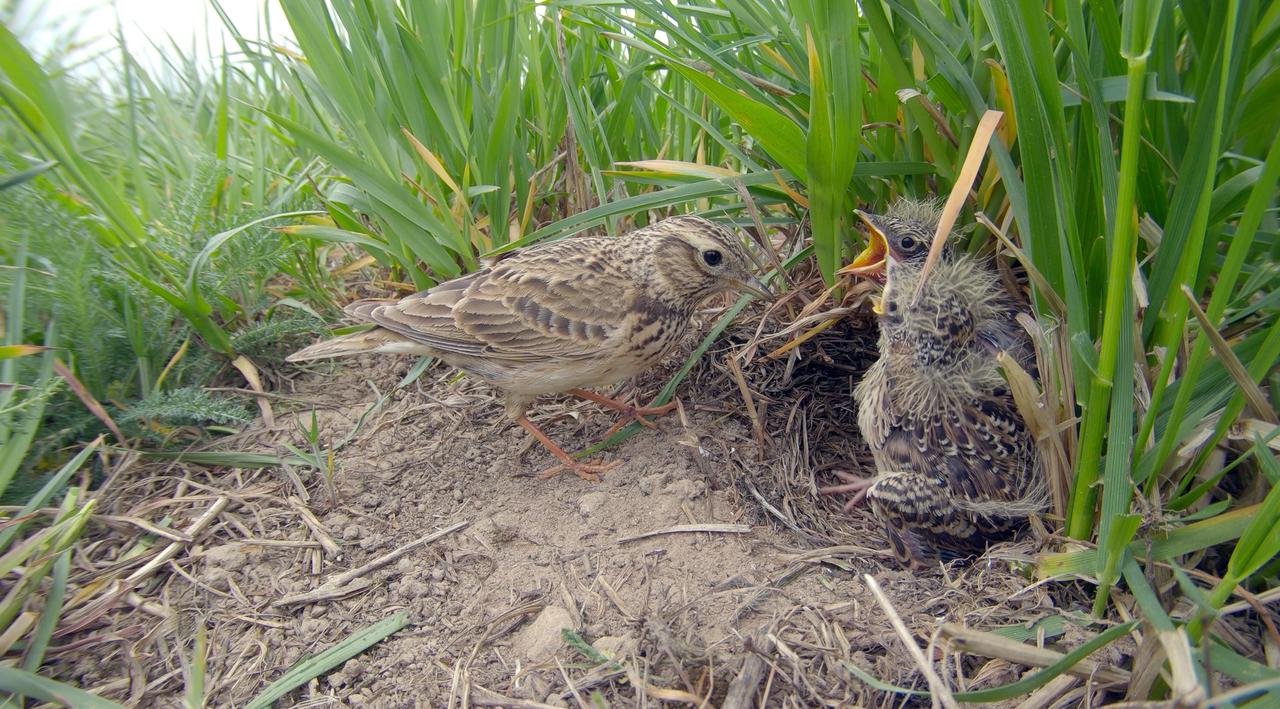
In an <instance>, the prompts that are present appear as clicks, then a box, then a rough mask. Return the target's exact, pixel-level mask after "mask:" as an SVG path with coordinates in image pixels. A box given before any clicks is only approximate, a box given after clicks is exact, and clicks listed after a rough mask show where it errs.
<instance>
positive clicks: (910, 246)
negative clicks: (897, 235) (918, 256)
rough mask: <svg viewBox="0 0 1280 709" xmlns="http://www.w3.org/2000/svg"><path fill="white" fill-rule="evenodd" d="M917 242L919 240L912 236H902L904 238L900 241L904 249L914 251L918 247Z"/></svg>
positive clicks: (899, 243)
mask: <svg viewBox="0 0 1280 709" xmlns="http://www.w3.org/2000/svg"><path fill="white" fill-rule="evenodd" d="M917 243H918V242H917V241H916V240H915V239H913V238H911V237H910V236H904V237H902V240H901V241H899V242H898V245H899V246H900V247H902V250H903V251H912V250H914V249H915V248H916V244H917Z"/></svg>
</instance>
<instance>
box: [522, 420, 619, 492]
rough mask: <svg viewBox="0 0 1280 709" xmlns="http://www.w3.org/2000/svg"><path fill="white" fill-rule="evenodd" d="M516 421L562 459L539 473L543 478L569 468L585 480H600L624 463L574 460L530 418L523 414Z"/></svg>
mask: <svg viewBox="0 0 1280 709" xmlns="http://www.w3.org/2000/svg"><path fill="white" fill-rule="evenodd" d="M516 423H518V424H520V425H521V426H522V427H524V429H525V430H526V431H528V432H529V433H530V434H531V435H532V436H533V437H534V438H535V439H536V440H537V441H538V442H539V443H541V444H542V447H543V448H546V449H547V451H548V452H550V453H551V455H553V456H555V458H556V460H558V461H560V464H559V465H554V466H552V467H550V468H547V469H546V470H544V471H542V472H541V473H538V478H540V479H542V480H546V479H548V478H554V477H555V476H557V475H559V474H560V473H561V472H562V471H565V470H569V471H571V472H573V474H574V475H577V476H578V477H580V478H582V479H583V480H589V481H591V482H599V481H600V475H601V474H602V473H606V472H608V471H610V470H613V469H614V468H616V467H618V466H619V465H621V464H622V461H620V460H615V461H613V462H611V463H596V462H591V461H581V460H574V459H573V457H572V456H570V455H569V454H568V453H565V452H564V449H563V448H561V447H560V446H558V445H556V444H555V442H554V441H552V440H551V439H550V438H547V434H545V433H543V432H542V429H540V428H538V427H537V425H536V424H534V423H533V422H532V421H530V420H529V419H528V418H526V417H524V416H521V417H520V418H518V419H516Z"/></svg>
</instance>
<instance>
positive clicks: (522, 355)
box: [370, 239, 637, 362]
mask: <svg viewBox="0 0 1280 709" xmlns="http://www.w3.org/2000/svg"><path fill="white" fill-rule="evenodd" d="M576 241H577V242H586V241H588V240H587V239H579V240H576ZM590 241H592V242H596V241H602V240H599V239H592V240H590ZM598 246H599V245H597V244H594V243H592V244H587V243H574V241H573V240H570V241H565V242H557V243H555V244H548V245H547V246H546V247H541V248H538V249H536V250H530V251H527V252H524V253H518V254H514V255H512V256H510V257H507V258H504V259H502V260H500V261H498V262H497V263H496V264H494V265H493V266H492V267H490V268H486V269H483V270H481V271H477V272H476V273H473V274H471V275H469V276H464V277H462V278H459V279H455V280H453V281H449V282H446V283H442V284H440V285H438V286H436V287H435V288H432V289H430V290H427V291H423V292H421V293H417V294H414V295H411V296H409V297H407V298H404V299H403V300H400V301H397V302H395V303H393V304H389V305H381V306H379V307H376V308H374V309H373V310H372V311H371V312H370V318H371V319H372V320H373V321H374V322H376V323H378V324H379V325H381V326H382V327H385V328H387V329H389V330H393V331H395V332H397V333H399V334H401V335H403V336H404V337H406V338H409V339H411V340H415V341H418V342H422V343H424V344H427V345H429V346H431V347H434V348H437V349H439V350H442V351H445V352H454V353H458V354H463V355H469V356H475V357H485V358H490V359H501V360H507V361H513V362H518V361H529V360H534V359H545V358H553V359H566V360H572V359H581V358H585V357H591V356H595V355H598V353H599V351H600V348H601V347H604V346H606V345H607V344H608V343H609V342H610V341H611V340H613V338H615V337H616V336H617V334H618V330H619V328H620V327H622V325H623V323H624V320H625V319H626V316H627V314H628V312H629V310H630V307H631V304H632V303H633V302H635V301H636V295H637V294H636V290H637V286H636V284H635V281H634V280H632V279H631V278H630V277H629V276H628V275H627V274H626V273H625V272H624V271H622V270H621V269H620V268H618V267H617V266H616V265H614V264H611V263H610V262H609V261H608V260H607V259H605V258H602V254H601V252H602V251H604V249H602V248H592V247H598Z"/></svg>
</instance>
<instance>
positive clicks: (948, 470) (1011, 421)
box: [871, 387, 1035, 516]
mask: <svg viewBox="0 0 1280 709" xmlns="http://www.w3.org/2000/svg"><path fill="white" fill-rule="evenodd" d="M887 419H888V420H887V425H886V426H885V434H884V438H883V443H882V445H881V448H880V450H879V456H880V457H881V459H882V460H881V466H882V467H883V468H884V469H885V470H914V471H919V472H922V473H927V474H931V475H935V476H937V478H938V479H939V480H942V481H944V483H945V485H946V488H947V489H948V490H949V491H950V494H951V495H953V496H954V497H955V498H956V499H957V501H959V502H961V506H962V507H970V508H973V507H976V506H979V505H980V504H981V503H985V502H1001V501H1003V502H1016V501H1021V500H1023V499H1024V497H1025V495H1026V490H1027V483H1028V480H1029V478H1030V476H1032V475H1034V474H1035V473H1034V470H1033V469H1032V468H1033V461H1034V455H1035V453H1034V448H1033V443H1032V441H1031V437H1030V435H1029V434H1028V433H1027V431H1026V427H1025V426H1024V425H1023V422H1022V418H1021V416H1020V415H1019V414H1018V411H1017V409H1016V407H1015V405H1014V403H1013V397H1012V396H1011V395H1010V393H1009V391H1008V389H1006V388H1004V387H997V388H996V389H995V390H994V391H992V392H991V393H990V394H989V395H984V396H981V397H979V398H977V399H975V400H972V401H971V402H969V404H968V405H966V406H963V407H957V408H954V409H952V410H949V411H946V410H936V411H928V412H923V413H920V414H907V413H901V412H899V413H897V414H896V415H890V416H888V417H887ZM871 444H872V446H873V447H874V446H875V442H874V441H871ZM966 502H967V503H971V504H965V503H966ZM994 513H995V516H999V514H998V513H999V510H998V509H996V510H994Z"/></svg>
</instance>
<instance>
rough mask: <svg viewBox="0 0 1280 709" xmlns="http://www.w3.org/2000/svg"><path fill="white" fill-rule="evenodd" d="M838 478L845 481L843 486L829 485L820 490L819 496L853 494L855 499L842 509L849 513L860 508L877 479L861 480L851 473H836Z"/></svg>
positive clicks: (850, 500) (851, 499)
mask: <svg viewBox="0 0 1280 709" xmlns="http://www.w3.org/2000/svg"><path fill="white" fill-rule="evenodd" d="M836 477H837V478H840V479H841V480H843V481H844V484H843V485H828V486H827V487H820V488H818V494H819V495H845V494H848V493H851V492H852V493H853V497H852V498H850V499H849V501H848V502H845V503H844V507H842V508H841V509H842V510H843V511H845V512H849V511H850V510H852V509H853V508H855V507H857V506H858V503H860V502H862V501H863V500H864V499H866V497H867V491H868V490H870V489H871V486H872V484H874V483H875V478H860V477H858V476H856V475H852V474H850V473H845V472H842V471H839V470H837V471H836Z"/></svg>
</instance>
